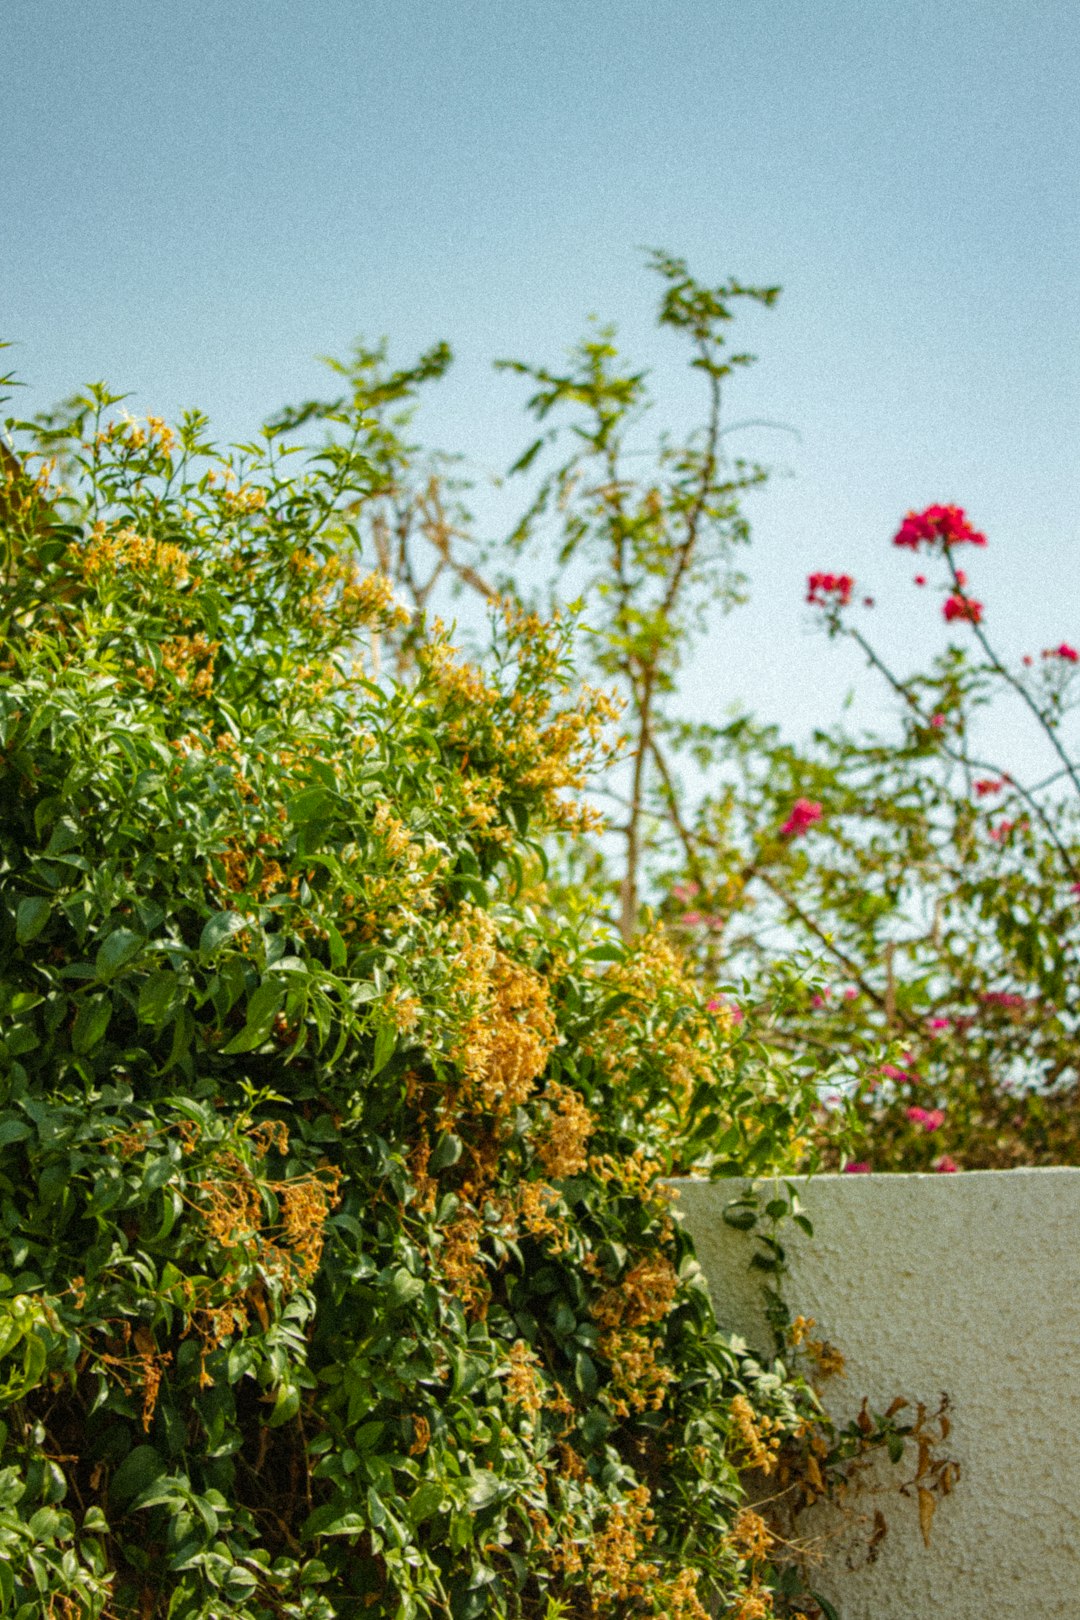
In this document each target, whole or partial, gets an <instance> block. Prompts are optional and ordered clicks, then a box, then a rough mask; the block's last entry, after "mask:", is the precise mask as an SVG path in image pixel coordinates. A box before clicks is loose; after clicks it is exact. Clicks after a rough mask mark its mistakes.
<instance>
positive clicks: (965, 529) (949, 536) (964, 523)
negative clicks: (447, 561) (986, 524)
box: [893, 506, 986, 551]
mask: <svg viewBox="0 0 1080 1620" xmlns="http://www.w3.org/2000/svg"><path fill="white" fill-rule="evenodd" d="M963 541H967V542H968V544H969V545H973V546H985V544H986V536H985V534H980V533H979V531H978V530H977V529H973V528H972V527H971V524H970V523H969V522H968V520H967V518H966V516H965V515H964V508H963V507H962V506H928V507H927V508H926V510H925V512H909V513H908V514H907V516H906V517H905V519H904V521H903V523H901V525H900V527H899V529H898V530H897V532H896V534H895V535H894V536H893V545H894V546H910V547H911V549H912V551H918V549H919V547H920V546H921V545H924V544H925V545H928V546H931V547H933V546H936V545H938V544H939V543H940V545H941V547H942V548H943V549H948V547H949V546H955V545H959V544H960V543H961V542H963Z"/></svg>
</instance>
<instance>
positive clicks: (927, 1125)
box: [906, 1103, 945, 1131]
mask: <svg viewBox="0 0 1080 1620" xmlns="http://www.w3.org/2000/svg"><path fill="white" fill-rule="evenodd" d="M906 1112H907V1117H908V1119H910V1121H911V1123H912V1124H913V1125H921V1126H922V1128H923V1130H924V1131H939V1130H940V1129H941V1127H942V1126H943V1125H944V1123H945V1110H944V1109H943V1108H920V1107H919V1105H918V1103H914V1104H913V1105H912V1107H910V1108H909V1109H907V1110H906Z"/></svg>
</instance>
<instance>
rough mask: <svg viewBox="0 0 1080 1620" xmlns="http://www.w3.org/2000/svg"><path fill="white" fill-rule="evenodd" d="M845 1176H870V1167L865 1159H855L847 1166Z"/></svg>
mask: <svg viewBox="0 0 1080 1620" xmlns="http://www.w3.org/2000/svg"><path fill="white" fill-rule="evenodd" d="M844 1174H845V1176H868V1175H869V1174H870V1166H869V1165H868V1164H867V1162H866V1160H865V1159H853V1160H852V1161H851V1163H850V1164H845V1166H844Z"/></svg>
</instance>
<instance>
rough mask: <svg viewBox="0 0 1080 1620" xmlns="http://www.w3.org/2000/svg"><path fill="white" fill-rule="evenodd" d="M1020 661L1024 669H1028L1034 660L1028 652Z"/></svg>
mask: <svg viewBox="0 0 1080 1620" xmlns="http://www.w3.org/2000/svg"><path fill="white" fill-rule="evenodd" d="M1020 662H1021V663H1022V664H1023V665H1024V667H1025V669H1030V668H1031V666H1032V664H1033V663H1034V662H1035V660H1034V658H1032V656H1031V654H1030V653H1025V654H1024V656H1023V658H1022V659H1021V660H1020Z"/></svg>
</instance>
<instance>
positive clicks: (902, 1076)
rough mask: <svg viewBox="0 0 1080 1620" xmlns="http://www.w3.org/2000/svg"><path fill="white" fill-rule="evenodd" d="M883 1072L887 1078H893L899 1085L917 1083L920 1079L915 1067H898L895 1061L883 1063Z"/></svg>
mask: <svg viewBox="0 0 1080 1620" xmlns="http://www.w3.org/2000/svg"><path fill="white" fill-rule="evenodd" d="M881 1072H882V1074H883V1075H884V1076H885V1078H886V1080H893V1081H895V1082H896V1083H897V1084H898V1085H916V1084H917V1083H918V1079H919V1077H918V1075H917V1074H916V1073H915V1071H914V1070H913V1069H898V1068H897V1067H896V1065H895V1063H883V1064H882V1065H881Z"/></svg>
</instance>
